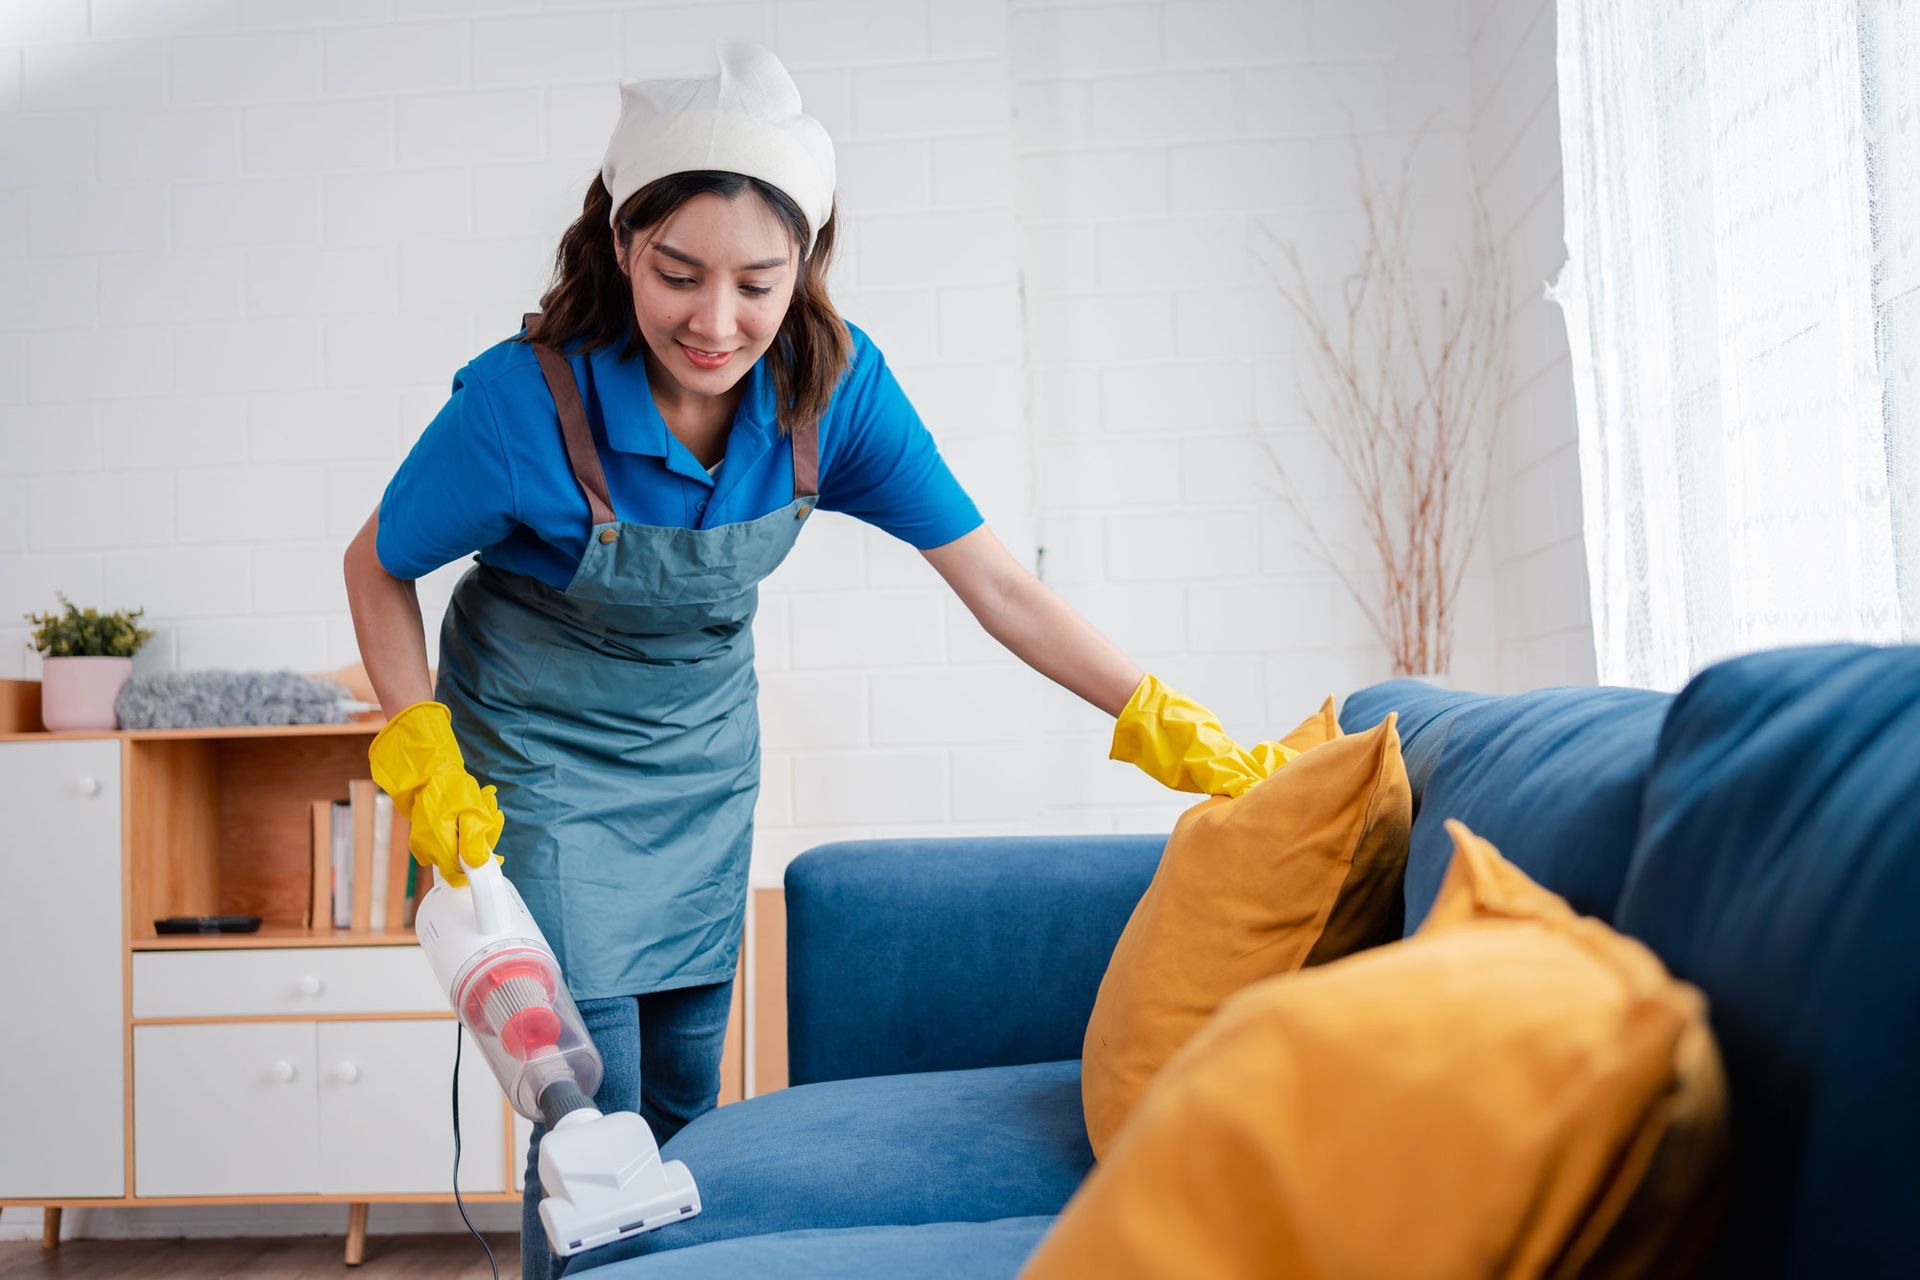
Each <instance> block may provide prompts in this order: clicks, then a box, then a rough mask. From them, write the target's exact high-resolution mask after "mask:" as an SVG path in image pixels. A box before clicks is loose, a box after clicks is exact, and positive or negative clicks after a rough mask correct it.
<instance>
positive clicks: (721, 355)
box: [676, 342, 733, 369]
mask: <svg viewBox="0 0 1920 1280" xmlns="http://www.w3.org/2000/svg"><path fill="white" fill-rule="evenodd" d="M676 345H678V346H679V348H680V350H681V351H682V352H683V353H685V355H686V357H687V361H688V362H689V363H690V364H692V365H694V366H695V367H696V368H700V369H718V368H719V367H720V366H722V365H724V364H725V363H726V362H727V361H729V360H731V359H733V352H731V351H702V350H701V349H700V348H699V347H690V346H688V345H687V344H686V343H684V342H679V343H677V344H676Z"/></svg>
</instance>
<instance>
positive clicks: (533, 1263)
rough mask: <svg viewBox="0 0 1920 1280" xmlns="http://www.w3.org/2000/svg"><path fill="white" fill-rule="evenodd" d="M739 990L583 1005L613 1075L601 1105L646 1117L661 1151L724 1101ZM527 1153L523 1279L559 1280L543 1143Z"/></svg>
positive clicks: (722, 985)
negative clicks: (544, 1204) (543, 1216)
mask: <svg viewBox="0 0 1920 1280" xmlns="http://www.w3.org/2000/svg"><path fill="white" fill-rule="evenodd" d="M732 1003H733V983H731V982H718V983H714V984H713V985H712V986H706V987H683V988H681V989H679V990H677V991H655V992H650V993H648V994H646V995H641V996H612V997H610V998H608V999H605V1000H582V1001H580V1002H579V1005H580V1017H581V1019H582V1021H584V1022H585V1023H586V1024H587V1035H588V1036H589V1037H591V1038H592V1040H593V1047H594V1048H595V1049H597V1050H599V1051H600V1061H601V1063H602V1064H603V1065H604V1066H605V1068H606V1074H605V1076H603V1077H602V1078H601V1081H600V1088H599V1091H598V1092H596V1093H595V1094H594V1095H593V1102H594V1105H595V1106H597V1107H599V1108H600V1110H602V1111H638V1112H639V1113H640V1116H641V1118H642V1119H643V1120H645V1121H646V1122H647V1125H648V1127H650V1128H651V1129H652V1130H653V1136H654V1140H655V1141H656V1142H658V1143H659V1144H660V1145H661V1146H663V1147H664V1146H666V1145H667V1139H669V1138H671V1137H672V1136H673V1135H674V1134H676V1133H678V1132H680V1130H681V1129H683V1128H685V1127H686V1126H687V1123H688V1122H689V1121H691V1120H693V1119H694V1118H695V1117H697V1116H700V1115H703V1114H705V1113H706V1112H708V1111H711V1110H713V1107H714V1104H715V1103H716V1102H717V1101H718V1100H719V1097H720V1050H721V1048H722V1046H723V1045H724V1044H725V1042H726V1038H727V1014H728V1011H729V1007H730V1006H731V1005H732ZM545 1132H546V1126H544V1125H535V1126H534V1127H533V1141H532V1142H531V1143H529V1144H528V1146H527V1189H526V1194H525V1196H524V1197H523V1198H522V1201H521V1210H520V1274H521V1276H522V1277H523V1280H554V1277H557V1276H560V1275H563V1274H565V1272H566V1267H567V1261H568V1260H567V1259H565V1258H560V1257H556V1256H555V1255H554V1253H553V1250H552V1249H551V1248H549V1247H548V1245H547V1232H546V1228H545V1227H543V1226H541V1225H540V1137H541V1135H542V1134H544V1133H545Z"/></svg>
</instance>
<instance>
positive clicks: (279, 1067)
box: [273, 1058, 300, 1084]
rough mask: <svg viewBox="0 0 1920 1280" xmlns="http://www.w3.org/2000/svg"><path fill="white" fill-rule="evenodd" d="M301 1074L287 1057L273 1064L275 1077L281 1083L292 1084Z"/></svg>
mask: <svg viewBox="0 0 1920 1280" xmlns="http://www.w3.org/2000/svg"><path fill="white" fill-rule="evenodd" d="M299 1074H300V1072H299V1069H298V1068H296V1067H295V1066H294V1065H293V1064H292V1063H291V1062H288V1061H287V1060H286V1059H285V1058H282V1059H280V1061H278V1062H276V1063H274V1064H273V1078H274V1079H276V1080H278V1081H279V1082H280V1083H281V1084H292V1083H293V1082H294V1080H295V1079H296V1078H297V1077H298V1076H299Z"/></svg>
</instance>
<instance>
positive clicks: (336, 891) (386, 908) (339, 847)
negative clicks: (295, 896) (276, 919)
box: [307, 778, 427, 933]
mask: <svg viewBox="0 0 1920 1280" xmlns="http://www.w3.org/2000/svg"><path fill="white" fill-rule="evenodd" d="M347 796H348V798H347V799H346V800H315V801H313V802H312V805H311V822H312V827H313V895H312V901H311V905H310V907H309V909H308V912H307V927H308V928H310V929H317V930H325V929H328V928H333V929H351V930H354V931H357V932H363V933H364V932H369V931H371V932H392V931H398V930H401V929H406V928H410V927H411V926H412V924H413V915H414V908H415V906H416V905H417V903H416V902H415V900H414V894H415V892H416V886H417V887H418V891H424V889H425V886H426V884H427V881H426V880H425V878H424V877H420V878H416V877H415V876H414V874H413V866H414V862H413V858H412V856H411V855H410V854H409V853H408V839H409V837H410V836H411V834H412V826H411V824H410V823H408V821H407V819H406V816H405V815H404V814H402V813H400V812H399V811H398V810H396V809H395V807H394V804H393V800H392V799H391V798H390V797H389V796H388V795H387V794H386V793H385V792H384V791H381V790H380V788H379V787H377V786H376V785H374V782H373V780H372V779H370V778H360V779H355V780H353V781H352V782H349V783H348V784H347Z"/></svg>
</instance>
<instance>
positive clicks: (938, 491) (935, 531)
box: [820, 331, 981, 551]
mask: <svg viewBox="0 0 1920 1280" xmlns="http://www.w3.org/2000/svg"><path fill="white" fill-rule="evenodd" d="M826 425H827V426H828V427H829V428H830V429H829V430H826V431H823V432H822V433H821V442H820V443H821V459H820V505H821V506H822V507H823V508H825V509H826V510H828V511H840V512H844V513H845V514H847V515H850V516H854V517H856V518H857V519H860V520H864V521H866V522H867V523H868V524H871V525H874V526H876V527H878V528H881V529H884V530H886V531H887V532H888V533H890V534H892V535H893V536H894V537H896V538H899V539H900V540H901V541H903V542H907V543H909V544H911V545H912V546H914V547H916V548H918V549H919V550H922V551H925V550H928V549H929V548H932V547H938V546H943V545H945V544H946V543H949V542H952V541H953V540H954V539H955V538H958V537H960V536H961V535H962V534H965V533H971V532H972V531H973V530H974V529H976V528H978V527H979V525H980V523H981V521H980V511H979V509H978V508H977V507H975V506H974V505H973V499H971V498H969V497H968V496H967V491H966V490H965V489H963V488H961V486H960V481H959V480H958V479H957V478H955V476H954V474H953V472H952V471H951V470H950V469H949V468H948V466H947V463H946V459H944V458H942V457H941V456H940V450H939V448H938V446H936V445H935V444H934V442H933V435H932V433H931V432H929V431H928V430H927V428H926V425H925V424H924V423H922V422H921V421H920V415H919V414H918V413H916V412H915V411H914V408H913V404H912V403H911V402H910V401H909V400H908V399H907V393H906V392H905V391H903V390H901V388H900V383H899V382H898V381H897V380H896V379H895V378H894V376H893V370H891V369H889V368H888V367H887V362H886V359H885V358H884V357H883V356H882V355H881V354H880V349H879V348H878V347H876V346H874V345H873V344H872V343H871V342H869V341H868V340H867V339H866V336H865V335H864V334H860V333H858V331H856V333H855V339H854V363H853V367H852V369H850V370H849V371H848V373H847V377H846V381H845V382H844V383H843V384H842V385H841V388H840V391H839V393H838V394H837V395H836V397H835V401H834V405H833V407H832V409H831V410H830V411H829V413H828V421H827V424H826Z"/></svg>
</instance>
